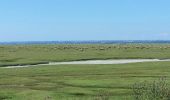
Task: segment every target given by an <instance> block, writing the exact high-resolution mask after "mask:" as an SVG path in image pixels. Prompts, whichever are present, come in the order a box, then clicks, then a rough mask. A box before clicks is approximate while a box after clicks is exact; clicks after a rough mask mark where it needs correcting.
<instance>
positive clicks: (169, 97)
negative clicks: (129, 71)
mask: <svg viewBox="0 0 170 100" xmlns="http://www.w3.org/2000/svg"><path fill="white" fill-rule="evenodd" d="M132 89H133V96H134V99H135V100H170V88H169V87H168V83H167V81H166V79H165V78H160V79H159V80H157V81H153V82H147V81H145V82H143V83H135V84H134V85H133V87H132Z"/></svg>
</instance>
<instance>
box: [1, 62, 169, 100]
mask: <svg viewBox="0 0 170 100" xmlns="http://www.w3.org/2000/svg"><path fill="white" fill-rule="evenodd" d="M161 76H166V77H167V80H169V77H170V62H154V63H151V62H150V63H149V62H147V63H135V64H122V65H88V66H87V65H57V66H40V67H28V68H16V69H4V68H1V69H0V98H6V99H7V100H88V99H89V100H96V99H95V98H102V97H105V96H106V97H109V98H110V99H111V100H125V99H127V100H133V99H132V97H131V94H132V90H131V86H132V84H134V83H136V82H143V81H145V80H146V81H152V80H155V79H159V77H161ZM97 100H104V99H97Z"/></svg>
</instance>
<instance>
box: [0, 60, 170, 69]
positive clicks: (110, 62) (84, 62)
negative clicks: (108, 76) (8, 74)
mask: <svg viewBox="0 0 170 100" xmlns="http://www.w3.org/2000/svg"><path fill="white" fill-rule="evenodd" d="M158 61H170V59H163V60H160V59H110V60H86V61H70V62H49V63H47V64H37V65H22V66H6V67H2V68H21V67H33V66H40V65H71V64H127V63H138V62H158Z"/></svg>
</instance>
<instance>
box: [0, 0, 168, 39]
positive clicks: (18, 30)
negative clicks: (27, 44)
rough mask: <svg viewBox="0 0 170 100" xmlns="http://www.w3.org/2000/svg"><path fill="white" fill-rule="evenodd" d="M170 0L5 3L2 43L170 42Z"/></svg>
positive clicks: (0, 9) (0, 10)
mask: <svg viewBox="0 0 170 100" xmlns="http://www.w3.org/2000/svg"><path fill="white" fill-rule="evenodd" d="M169 4H170V0H1V1H0V41H54V40H170V6H169Z"/></svg>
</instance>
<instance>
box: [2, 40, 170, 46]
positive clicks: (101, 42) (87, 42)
mask: <svg viewBox="0 0 170 100" xmlns="http://www.w3.org/2000/svg"><path fill="white" fill-rule="evenodd" d="M126 43H170V40H89V41H24V42H0V44H1V45H7V44H9V45H11V44H12V45H15V44H126Z"/></svg>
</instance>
